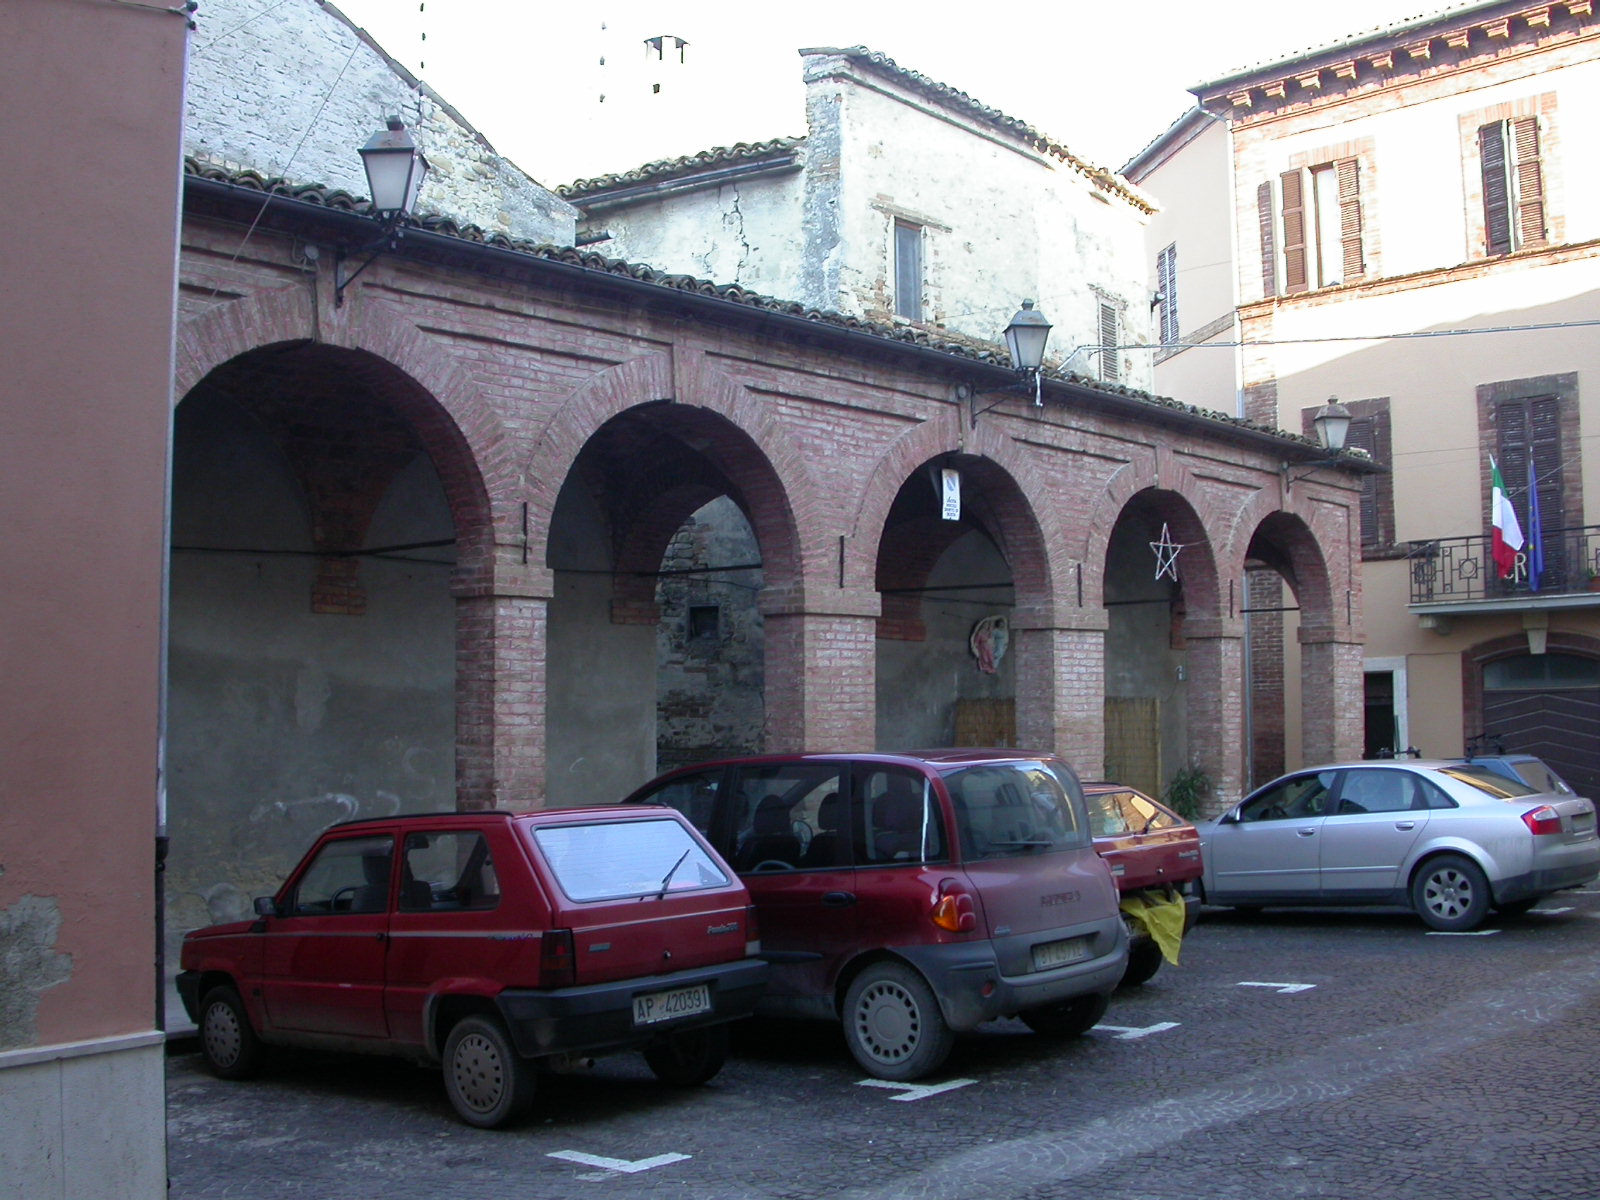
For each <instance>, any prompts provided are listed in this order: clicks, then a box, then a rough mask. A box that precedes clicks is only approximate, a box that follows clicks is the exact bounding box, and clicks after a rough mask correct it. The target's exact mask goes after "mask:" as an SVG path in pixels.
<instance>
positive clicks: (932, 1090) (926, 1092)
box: [856, 1079, 978, 1100]
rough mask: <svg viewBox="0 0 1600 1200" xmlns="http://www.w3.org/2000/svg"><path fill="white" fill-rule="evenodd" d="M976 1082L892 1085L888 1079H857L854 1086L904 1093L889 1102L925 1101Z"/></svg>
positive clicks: (968, 1080)
mask: <svg viewBox="0 0 1600 1200" xmlns="http://www.w3.org/2000/svg"><path fill="white" fill-rule="evenodd" d="M977 1082H978V1081H977V1080H976V1079H952V1080H950V1081H949V1082H948V1083H894V1082H892V1081H890V1080H888V1079H859V1080H857V1081H856V1086H857V1087H875V1088H890V1089H892V1090H894V1091H898V1092H903V1093H904V1095H900V1096H890V1097H889V1099H891V1100H926V1099H927V1098H928V1097H929V1096H937V1095H938V1094H939V1093H940V1092H951V1091H954V1090H955V1089H956V1088H964V1087H966V1086H967V1084H969V1083H977Z"/></svg>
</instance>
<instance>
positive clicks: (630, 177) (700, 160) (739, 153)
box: [555, 137, 805, 200]
mask: <svg viewBox="0 0 1600 1200" xmlns="http://www.w3.org/2000/svg"><path fill="white" fill-rule="evenodd" d="M804 141H805V138H803V137H775V138H768V139H767V140H766V141H764V142H735V143H734V144H733V145H731V146H713V147H711V148H710V149H709V150H699V151H696V152H695V153H694V154H685V155H682V156H680V157H678V158H661V159H657V160H656V161H654V162H648V163H645V164H644V165H643V166H638V167H634V168H633V169H632V170H629V171H617V172H615V173H613V174H610V175H596V176H595V177H594V178H592V179H575V180H573V181H572V182H571V183H564V184H561V185H560V186H559V187H557V188H556V189H555V193H556V195H558V196H560V197H561V198H562V199H563V200H571V199H573V198H575V197H583V196H586V195H588V194H590V193H591V192H603V191H609V190H610V189H611V188H616V187H625V186H627V185H628V184H635V183H647V182H650V181H651V180H658V179H670V178H672V177H674V176H677V175H686V174H689V173H691V172H694V171H698V170H701V169H703V168H705V167H714V166H718V165H721V164H723V163H735V162H746V161H749V160H750V159H755V158H763V157H765V156H767V155H769V154H779V153H782V152H783V151H785V150H793V149H794V148H795V147H797V146H799V145H800V144H801V143H802V142H804Z"/></svg>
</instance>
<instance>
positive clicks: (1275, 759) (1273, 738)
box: [1244, 571, 1287, 785]
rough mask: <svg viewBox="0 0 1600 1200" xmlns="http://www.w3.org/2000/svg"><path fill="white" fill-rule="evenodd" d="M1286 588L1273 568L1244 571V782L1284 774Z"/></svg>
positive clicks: (1260, 780)
mask: <svg viewBox="0 0 1600 1200" xmlns="http://www.w3.org/2000/svg"><path fill="white" fill-rule="evenodd" d="M1285 595H1287V590H1286V589H1285V588H1284V585H1283V577H1282V576H1281V575H1279V574H1278V573H1277V572H1275V571H1250V572H1249V573H1247V574H1246V575H1245V597H1246V599H1245V604H1246V607H1248V608H1251V609H1253V610H1255V611H1254V612H1253V613H1252V615H1251V617H1250V627H1249V628H1250V690H1249V693H1248V694H1249V696H1250V743H1251V744H1250V754H1249V764H1250V774H1249V775H1247V776H1246V778H1245V781H1244V782H1245V783H1246V785H1250V784H1257V783H1265V782H1267V780H1269V779H1276V778H1277V777H1278V776H1279V775H1282V774H1283V770H1284V764H1285V762H1286V759H1287V753H1286V751H1287V744H1286V741H1285V736H1286V735H1285V733H1284V724H1285V720H1286V716H1285V712H1284V697H1285V692H1284V686H1285V682H1284V673H1283V633H1284V620H1283V613H1282V612H1278V611H1274V610H1277V609H1280V608H1282V607H1283V604H1284V597H1285Z"/></svg>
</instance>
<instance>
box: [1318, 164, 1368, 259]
mask: <svg viewBox="0 0 1600 1200" xmlns="http://www.w3.org/2000/svg"><path fill="white" fill-rule="evenodd" d="M1334 167H1335V169H1336V170H1337V171H1338V174H1339V243H1340V249H1341V250H1342V251H1343V257H1344V282H1346V283H1349V282H1350V281H1351V280H1352V279H1360V278H1361V277H1362V276H1363V275H1365V274H1366V273H1367V264H1366V261H1365V260H1364V259H1363V258H1362V256H1361V163H1360V160H1359V159H1354V158H1341V159H1340V160H1339V161H1338V162H1337V163H1335V164H1334ZM1326 250H1327V248H1326V247H1324V252H1326Z"/></svg>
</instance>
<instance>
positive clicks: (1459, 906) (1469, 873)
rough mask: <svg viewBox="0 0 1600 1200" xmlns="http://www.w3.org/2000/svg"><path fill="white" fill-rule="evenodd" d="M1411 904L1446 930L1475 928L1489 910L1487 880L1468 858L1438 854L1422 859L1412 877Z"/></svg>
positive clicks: (1419, 912) (1423, 916)
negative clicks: (1423, 860) (1419, 867)
mask: <svg viewBox="0 0 1600 1200" xmlns="http://www.w3.org/2000/svg"><path fill="white" fill-rule="evenodd" d="M1411 907H1412V908H1414V909H1416V910H1417V916H1419V917H1421V918H1422V919H1423V921H1424V922H1426V923H1427V924H1429V925H1431V926H1432V927H1433V928H1435V929H1438V930H1442V931H1443V932H1445V933H1461V932H1464V931H1466V930H1468V929H1476V928H1477V927H1478V926H1479V925H1481V924H1483V918H1484V916H1485V915H1486V914H1487V913H1488V911H1489V881H1488V880H1487V879H1485V878H1484V875H1483V872H1482V871H1480V870H1479V869H1478V865H1477V864H1476V863H1474V862H1473V861H1472V860H1471V859H1467V858H1462V857H1461V856H1460V855H1456V854H1441V855H1440V856H1439V857H1438V858H1430V859H1429V860H1428V861H1427V862H1425V863H1423V864H1422V869H1421V870H1420V871H1418V872H1417V875H1416V878H1415V879H1413V880H1412V881H1411Z"/></svg>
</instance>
